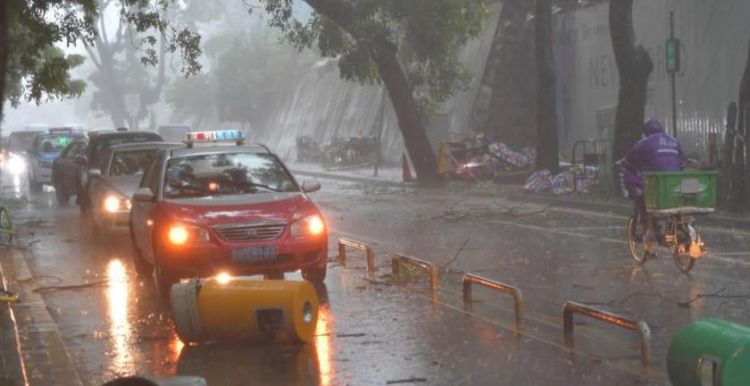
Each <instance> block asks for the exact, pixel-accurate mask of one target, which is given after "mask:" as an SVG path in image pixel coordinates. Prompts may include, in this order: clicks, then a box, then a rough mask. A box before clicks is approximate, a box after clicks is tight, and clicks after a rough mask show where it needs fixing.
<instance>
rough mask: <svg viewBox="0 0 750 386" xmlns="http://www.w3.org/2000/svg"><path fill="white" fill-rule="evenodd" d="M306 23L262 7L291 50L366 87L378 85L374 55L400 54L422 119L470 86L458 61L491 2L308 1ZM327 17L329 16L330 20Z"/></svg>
mask: <svg viewBox="0 0 750 386" xmlns="http://www.w3.org/2000/svg"><path fill="white" fill-rule="evenodd" d="M305 2H306V3H308V4H309V5H310V6H311V7H312V8H313V9H314V10H315V11H316V12H315V13H313V14H312V16H311V17H310V18H309V19H308V20H299V19H298V18H295V17H294V15H295V14H296V12H295V7H299V3H298V2H296V1H294V0H260V3H261V4H262V5H263V9H264V10H265V11H266V12H267V13H268V14H269V15H270V19H269V24H270V25H271V26H273V27H276V28H278V29H279V30H280V31H281V32H282V33H283V35H284V38H285V40H286V41H287V42H289V43H291V44H293V45H294V46H296V47H297V48H299V49H305V48H316V49H317V50H318V51H319V52H320V54H321V55H322V56H324V57H329V58H338V59H339V69H340V72H341V76H342V78H344V79H347V80H352V81H357V82H360V83H363V84H372V83H378V82H380V81H381V78H380V74H379V71H378V68H377V64H376V63H375V62H374V60H373V57H372V54H373V51H374V50H377V49H378V46H382V45H387V46H389V47H390V48H392V49H393V50H396V51H398V53H399V59H400V61H401V62H402V64H403V67H404V71H405V72H406V76H407V79H408V81H409V83H410V87H411V88H412V90H413V93H414V96H415V98H416V100H417V102H418V104H419V106H420V107H421V110H422V112H423V113H428V112H430V111H432V109H433V108H434V107H436V106H437V105H438V104H440V103H442V102H444V101H446V100H447V99H448V98H450V97H451V96H452V95H453V94H454V93H455V92H457V91H459V90H461V89H463V88H465V87H466V86H467V84H468V82H469V81H470V80H471V77H470V75H469V74H468V72H467V71H466V69H465V68H464V67H463V66H462V65H461V63H460V62H459V61H458V57H457V54H458V52H459V50H460V49H461V48H462V47H463V45H464V44H466V42H467V41H468V40H469V39H470V38H472V37H474V36H476V35H478V34H479V32H480V31H481V29H482V25H483V23H482V22H483V21H484V20H485V18H486V17H487V16H488V15H489V9H488V5H489V3H491V1H490V0H410V1H402V0H309V1H305ZM326 10H330V13H329V12H327V11H326Z"/></svg>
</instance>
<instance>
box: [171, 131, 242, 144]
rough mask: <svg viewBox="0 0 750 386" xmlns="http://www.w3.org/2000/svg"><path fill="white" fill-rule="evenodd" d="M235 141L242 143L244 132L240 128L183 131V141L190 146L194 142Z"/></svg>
mask: <svg viewBox="0 0 750 386" xmlns="http://www.w3.org/2000/svg"><path fill="white" fill-rule="evenodd" d="M217 142H235V143H237V145H243V144H244V142H245V133H243V132H242V130H216V131H189V132H187V133H185V143H186V144H187V145H188V146H189V147H192V146H193V144H195V143H217Z"/></svg>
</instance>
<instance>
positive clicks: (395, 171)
mask: <svg viewBox="0 0 750 386" xmlns="http://www.w3.org/2000/svg"><path fill="white" fill-rule="evenodd" d="M290 169H292V173H294V174H297V175H300V176H308V177H313V178H321V179H333V180H339V181H347V182H355V183H364V184H382V185H387V186H394V187H403V186H406V185H407V184H404V183H403V182H402V178H401V177H402V176H401V173H402V170H401V168H398V167H387V168H382V169H381V170H380V171H379V173H378V174H379V177H373V175H372V174H373V173H372V168H358V169H349V170H325V169H323V168H322V167H320V166H319V165H314V164H294V163H292V164H290ZM458 184H461V183H458ZM487 184H490V185H495V184H491V183H486V184H484V183H483V184H482V185H484V186H485V187H487ZM466 185H467V186H469V189H467V190H468V193H469V194H481V195H487V194H501V195H505V196H506V197H507V198H508V199H510V200H513V201H519V202H533V203H539V204H546V205H551V206H558V207H566V208H574V209H581V210H590V211H595V212H606V213H614V214H618V215H622V216H629V215H630V214H631V213H632V211H633V206H632V203H631V202H630V200H628V199H626V198H624V197H615V196H605V195H600V194H593V193H573V194H568V195H562V196H557V195H554V194H551V193H541V194H533V193H527V192H525V191H524V190H523V188H522V187H521V186H520V185H504V184H503V185H496V186H497V187H500V186H502V187H503V188H502V189H493V188H489V189H482V187H478V186H472V184H469V183H467V184H466ZM409 186H412V185H409ZM700 223H701V224H705V225H709V226H716V227H724V228H745V229H748V228H750V213H730V212H726V211H719V212H716V213H713V214H711V215H707V216H703V217H701V218H700Z"/></svg>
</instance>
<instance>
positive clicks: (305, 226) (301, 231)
mask: <svg viewBox="0 0 750 386" xmlns="http://www.w3.org/2000/svg"><path fill="white" fill-rule="evenodd" d="M291 231H292V237H294V238H302V237H315V236H320V235H322V234H323V233H325V231H326V224H325V222H323V219H322V218H321V217H320V216H319V215H317V214H314V215H311V216H307V217H303V218H301V219H299V220H297V221H295V222H293V223H292V227H291Z"/></svg>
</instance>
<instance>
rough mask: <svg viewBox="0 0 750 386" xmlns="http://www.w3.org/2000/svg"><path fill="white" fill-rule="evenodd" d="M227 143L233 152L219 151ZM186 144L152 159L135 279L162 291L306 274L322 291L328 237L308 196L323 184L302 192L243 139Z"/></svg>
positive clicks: (192, 139) (140, 211)
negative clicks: (211, 279) (196, 281)
mask: <svg viewBox="0 0 750 386" xmlns="http://www.w3.org/2000/svg"><path fill="white" fill-rule="evenodd" d="M222 140H230V141H233V143H232V144H230V145H229V146H227V145H219V144H216V143H214V142H220V141H222ZM186 142H187V144H188V147H187V148H181V149H167V150H164V151H162V152H161V153H160V154H159V155H158V156H156V157H155V159H154V162H153V163H151V165H150V166H149V167H148V168H147V170H146V171H145V173H144V175H143V179H142V180H141V183H140V186H139V188H138V189H137V190H136V192H135V194H134V195H133V204H132V209H131V214H130V229H131V237H132V239H133V244H134V247H135V248H134V249H135V253H134V259H135V267H136V270H137V271H138V273H139V274H140V275H148V274H150V273H153V276H154V279H155V282H156V284H157V286H158V287H159V289H160V290H161V291H168V289H169V288H170V287H171V285H172V284H173V283H175V282H177V281H178V280H180V279H181V278H186V277H207V276H213V275H217V274H221V273H226V274H229V275H235V276H240V275H255V274H265V275H272V276H278V275H280V274H283V273H284V272H291V271H296V270H301V271H302V276H303V277H304V278H305V279H307V280H309V281H312V282H322V281H323V280H324V279H325V277H326V269H327V266H326V260H327V249H328V232H327V229H326V225H325V223H324V221H323V217H322V216H321V214H320V212H319V211H318V208H317V207H316V206H315V204H313V202H312V201H311V200H310V198H309V197H308V196H307V193H310V192H314V191H317V190H319V189H320V184H319V183H317V182H305V183H303V184H302V185H301V186H300V185H299V184H298V183H297V181H296V180H295V179H294V177H292V175H291V174H290V173H289V171H288V170H287V168H286V166H284V164H283V163H282V162H281V161H280V160H279V158H278V157H277V156H276V155H274V154H273V153H271V152H270V151H269V150H268V148H266V147H265V146H263V145H244V144H243V143H242V133H241V132H239V131H232V130H228V131H208V132H192V133H188V135H187V141H186ZM198 142H201V144H200V145H198ZM234 142H236V145H235V144H234ZM193 144H195V146H193Z"/></svg>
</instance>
